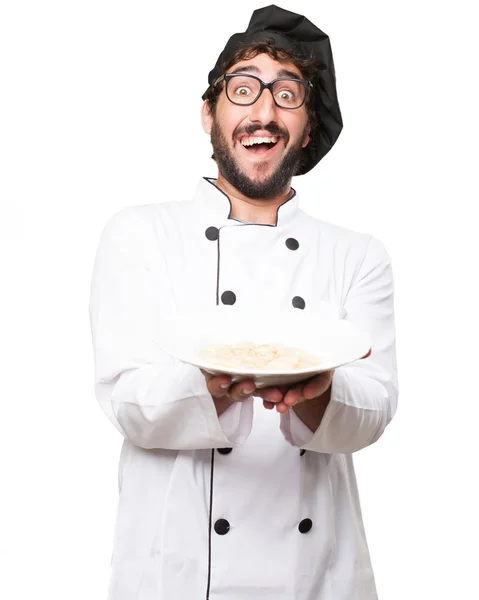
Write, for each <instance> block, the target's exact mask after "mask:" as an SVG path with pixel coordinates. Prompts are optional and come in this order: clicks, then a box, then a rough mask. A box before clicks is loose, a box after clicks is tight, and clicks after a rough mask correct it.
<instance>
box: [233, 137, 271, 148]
mask: <svg viewBox="0 0 479 600" xmlns="http://www.w3.org/2000/svg"><path fill="white" fill-rule="evenodd" d="M277 141H278V138H277V137H247V138H243V139H242V140H241V143H242V144H243V146H253V145H254V144H276V142H277Z"/></svg>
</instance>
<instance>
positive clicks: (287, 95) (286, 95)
mask: <svg viewBox="0 0 479 600" xmlns="http://www.w3.org/2000/svg"><path fill="white" fill-rule="evenodd" d="M277 96H278V98H279V99H280V100H283V101H285V102H291V101H292V100H294V99H295V97H296V96H295V94H294V92H292V91H291V90H279V92H278V93H277Z"/></svg>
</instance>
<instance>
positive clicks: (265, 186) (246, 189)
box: [211, 118, 308, 200]
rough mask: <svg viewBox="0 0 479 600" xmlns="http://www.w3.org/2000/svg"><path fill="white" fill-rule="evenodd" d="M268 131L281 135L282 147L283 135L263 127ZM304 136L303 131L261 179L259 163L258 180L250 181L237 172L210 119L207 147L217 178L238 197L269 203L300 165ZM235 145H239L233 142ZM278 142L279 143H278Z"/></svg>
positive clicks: (218, 128) (220, 132)
mask: <svg viewBox="0 0 479 600" xmlns="http://www.w3.org/2000/svg"><path fill="white" fill-rule="evenodd" d="M259 129H261V128H260V127H259V126H256V127H255V126H250V127H249V128H247V131H246V133H248V134H249V135H252V134H253V133H254V131H258V130H259ZM263 130H266V131H269V132H270V133H271V134H272V135H283V139H284V141H285V144H287V142H288V140H289V135H288V133H287V132H283V131H282V130H279V128H278V127H277V126H274V125H270V126H266V127H264V128H263ZM307 135H308V132H307V129H306V128H305V130H304V132H303V135H302V136H301V139H300V140H299V141H298V142H297V143H296V144H295V145H294V146H291V148H290V149H289V150H288V151H287V152H286V154H285V155H284V156H283V158H282V159H281V161H280V162H279V164H278V165H277V166H276V168H275V169H274V171H273V172H272V173H271V175H269V176H264V177H262V176H261V171H264V170H265V169H267V168H268V165H267V163H266V162H264V163H260V164H259V166H258V167H256V168H257V171H258V172H259V177H258V179H257V180H254V179H251V178H250V177H248V175H247V174H246V173H244V172H242V171H241V169H240V167H239V165H238V162H237V161H236V160H235V158H234V157H233V155H232V153H231V151H230V149H229V147H228V143H227V140H226V137H225V135H224V133H223V130H222V129H221V126H220V124H219V123H218V121H217V120H216V118H214V119H213V126H212V129H211V144H212V146H213V151H214V155H213V157H214V159H215V160H216V163H217V165H218V170H219V172H220V173H221V175H222V176H223V177H224V178H225V179H226V180H227V181H228V182H229V183H230V184H231V185H232V186H233V187H234V188H235V189H237V190H238V191H239V192H241V194H243V195H244V196H246V197H247V198H252V199H258V200H260V199H261V200H270V199H272V198H275V197H277V196H279V195H281V194H282V193H284V191H285V190H286V188H288V187H289V186H290V184H291V179H292V177H293V175H295V174H296V172H297V170H298V167H299V166H300V165H301V159H302V158H303V147H302V144H303V142H304V140H305V139H306V137H307ZM237 143H238V144H239V142H237ZM278 143H279V142H278Z"/></svg>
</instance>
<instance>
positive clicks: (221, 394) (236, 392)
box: [201, 369, 256, 416]
mask: <svg viewBox="0 0 479 600" xmlns="http://www.w3.org/2000/svg"><path fill="white" fill-rule="evenodd" d="M201 372H202V373H203V375H204V376H205V379H206V385H207V387H208V391H209V393H210V394H211V396H212V397H213V401H214V403H215V406H216V412H217V413H218V416H220V415H221V414H222V413H224V412H225V410H226V409H227V408H229V407H230V406H231V405H232V404H233V403H234V402H244V401H245V400H248V398H251V396H252V395H253V394H254V391H255V389H256V386H255V384H254V382H253V381H251V380H250V379H248V380H245V381H241V382H239V383H232V382H231V377H229V376H228V375H219V376H217V375H211V374H210V373H207V372H206V371H203V369H201Z"/></svg>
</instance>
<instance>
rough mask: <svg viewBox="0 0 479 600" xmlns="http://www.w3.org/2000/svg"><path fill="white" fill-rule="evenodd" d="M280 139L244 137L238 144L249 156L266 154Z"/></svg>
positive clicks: (275, 137)
mask: <svg viewBox="0 0 479 600" xmlns="http://www.w3.org/2000/svg"><path fill="white" fill-rule="evenodd" d="M280 139H281V138H280V137H278V136H272V137H268V138H265V137H258V138H254V137H246V138H243V139H242V140H240V144H241V146H243V148H244V149H245V150H246V151H247V152H248V153H249V154H266V153H268V152H269V151H270V150H272V149H273V148H274V147H275V146H276V145H277V144H278V142H279V140H280Z"/></svg>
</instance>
